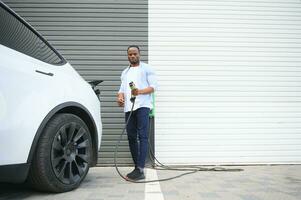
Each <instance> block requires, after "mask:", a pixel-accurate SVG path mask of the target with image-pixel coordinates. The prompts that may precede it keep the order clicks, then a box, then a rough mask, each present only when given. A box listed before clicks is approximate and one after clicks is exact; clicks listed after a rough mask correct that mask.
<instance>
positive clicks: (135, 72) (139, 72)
mask: <svg viewBox="0 0 301 200" xmlns="http://www.w3.org/2000/svg"><path fill="white" fill-rule="evenodd" d="M132 81H133V82H134V84H135V86H136V88H138V89H139V90H141V89H145V88H147V87H152V88H154V90H156V88H157V79H156V75H155V72H154V70H153V69H152V68H151V67H150V66H149V65H147V64H146V63H143V62H140V65H139V66H137V67H127V68H126V69H124V70H123V72H122V74H121V85H120V89H119V92H118V93H124V96H125V102H124V112H129V111H131V108H132V105H133V104H132V102H131V101H130V98H131V89H130V86H129V83H130V82H132ZM141 107H146V108H150V109H152V108H153V99H152V96H151V94H140V95H138V96H137V97H136V101H135V105H134V108H133V110H136V109H138V108H141Z"/></svg>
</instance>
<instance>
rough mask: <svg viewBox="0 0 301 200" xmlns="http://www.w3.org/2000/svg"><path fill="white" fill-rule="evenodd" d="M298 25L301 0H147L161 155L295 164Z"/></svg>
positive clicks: (300, 128)
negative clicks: (155, 72)
mask: <svg viewBox="0 0 301 200" xmlns="http://www.w3.org/2000/svg"><path fill="white" fill-rule="evenodd" d="M300 33H301V1H300V0H248V1H244V0H233V1H228V0H189V1H183V0H161V1H159V0H149V63H150V64H151V65H152V66H153V67H154V68H155V70H156V71H157V74H158V79H159V85H160V87H159V88H160V89H159V90H158V91H157V93H156V117H155V134H156V135H155V144H156V156H157V157H158V159H159V160H160V161H162V162H163V163H168V164H172V163H173V164H176V163H177V164H241V163H244V164H245V163H301V34H300Z"/></svg>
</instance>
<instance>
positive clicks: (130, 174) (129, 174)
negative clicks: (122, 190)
mask: <svg viewBox="0 0 301 200" xmlns="http://www.w3.org/2000/svg"><path fill="white" fill-rule="evenodd" d="M136 170H139V169H138V168H137V167H135V169H134V170H133V171H132V172H130V173H128V174H127V175H126V177H131V176H133V174H134V173H135V171H136Z"/></svg>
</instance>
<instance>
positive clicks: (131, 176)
mask: <svg viewBox="0 0 301 200" xmlns="http://www.w3.org/2000/svg"><path fill="white" fill-rule="evenodd" d="M127 178H128V179H130V180H133V181H137V180H141V179H145V176H144V173H143V172H140V170H139V169H138V168H136V169H134V171H132V172H131V173H129V174H128V175H127Z"/></svg>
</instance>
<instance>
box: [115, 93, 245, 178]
mask: <svg viewBox="0 0 301 200" xmlns="http://www.w3.org/2000/svg"><path fill="white" fill-rule="evenodd" d="M135 100H136V97H135V96H132V97H131V102H132V107H131V111H130V114H129V117H128V119H127V121H126V123H125V126H124V128H123V130H122V133H121V134H120V135H119V139H118V141H117V142H116V145H115V151H114V166H115V169H116V171H117V173H118V174H119V176H120V177H121V178H122V179H124V180H126V181H129V182H133V183H151V182H158V181H169V180H172V179H176V178H179V177H182V176H185V175H188V174H193V173H196V172H199V171H214V172H238V171H243V169H232V168H231V169H230V168H223V167H213V168H206V167H201V166H199V165H181V166H175V165H173V166H167V165H164V164H162V163H161V162H160V161H159V160H158V159H157V158H156V157H155V155H154V152H153V151H152V148H150V147H151V144H150V142H149V141H148V143H149V146H150V147H149V150H150V151H149V153H150V156H149V157H150V159H151V160H152V162H153V163H155V166H154V169H156V170H173V171H188V172H185V173H182V174H180V175H177V176H173V177H170V178H164V179H156V180H148V181H141V180H140V181H135V180H131V179H128V178H126V177H125V176H124V175H122V173H121V172H120V171H119V168H118V166H117V153H118V148H119V144H120V142H121V140H122V137H123V135H124V133H125V130H126V127H127V125H128V123H129V120H130V118H131V116H132V113H133V108H134V105H135ZM155 161H156V162H157V163H158V164H157V163H156V162H155Z"/></svg>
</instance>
